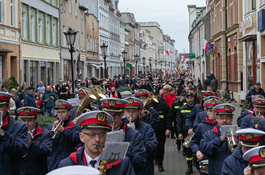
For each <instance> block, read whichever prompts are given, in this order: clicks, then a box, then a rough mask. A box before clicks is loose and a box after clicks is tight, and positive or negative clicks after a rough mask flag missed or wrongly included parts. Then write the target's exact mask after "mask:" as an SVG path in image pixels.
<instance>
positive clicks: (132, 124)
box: [127, 111, 149, 129]
mask: <svg viewBox="0 0 265 175" xmlns="http://www.w3.org/2000/svg"><path fill="white" fill-rule="evenodd" d="M148 112H149V111H148ZM127 126H128V127H131V128H133V129H135V125H134V123H133V122H132V117H130V120H129V123H128V124H127Z"/></svg>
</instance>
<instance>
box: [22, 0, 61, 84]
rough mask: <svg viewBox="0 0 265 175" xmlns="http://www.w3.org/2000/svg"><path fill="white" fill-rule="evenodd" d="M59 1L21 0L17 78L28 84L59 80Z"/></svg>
mask: <svg viewBox="0 0 265 175" xmlns="http://www.w3.org/2000/svg"><path fill="white" fill-rule="evenodd" d="M59 18H60V13H59V1H50V0H49V1H48V0H46V1H43V0H35V1H32V0H21V40H22V41H21V55H22V57H21V58H22V59H21V75H22V76H21V80H22V81H25V82H27V85H28V86H33V87H35V86H37V85H38V83H39V81H41V80H42V81H43V82H44V84H46V85H49V84H51V83H52V82H54V83H56V82H57V81H58V80H59V75H60V72H59V70H60V69H59V67H60V35H59V30H60V26H59V20H60V19H59Z"/></svg>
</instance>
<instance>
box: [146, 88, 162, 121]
mask: <svg viewBox="0 0 265 175" xmlns="http://www.w3.org/2000/svg"><path fill="white" fill-rule="evenodd" d="M152 101H155V102H156V103H159V101H158V99H157V98H156V97H155V95H154V94H153V93H151V92H149V91H148V97H147V99H146V100H145V101H144V108H145V109H144V112H146V113H147V114H149V116H150V119H152V114H151V112H150V111H148V110H147V109H146V107H147V106H148V105H149V104H150V103H151V102H152Z"/></svg>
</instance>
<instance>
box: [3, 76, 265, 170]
mask: <svg viewBox="0 0 265 175" xmlns="http://www.w3.org/2000/svg"><path fill="white" fill-rule="evenodd" d="M184 77H185V76H184V75H180V76H172V77H170V79H169V78H168V77H164V80H163V78H162V77H161V76H158V77H153V78H152V76H148V77H146V78H144V77H143V78H142V79H141V78H139V77H138V78H137V82H136V83H135V84H132V85H129V86H130V87H131V91H132V96H130V97H127V98H124V99H120V98H115V97H114V96H113V97H110V98H107V97H106V96H105V95H104V94H103V93H102V89H101V87H100V86H97V87H96V86H93V87H90V88H81V89H79V90H78V104H79V105H78V106H76V107H73V106H72V105H71V104H70V103H69V102H68V101H65V100H62V99H58V100H57V101H56V103H55V109H56V110H57V113H56V120H55V121H54V122H53V123H50V124H49V125H48V126H47V128H41V127H40V126H39V124H38V114H39V113H40V110H39V109H38V108H35V107H29V106H24V107H21V108H19V109H18V110H17V113H18V115H19V118H18V120H15V119H13V118H11V117H10V115H9V108H10V105H9V103H10V99H11V98H12V94H9V93H6V92H0V159H1V160H0V174H1V175H2V174H5V175H19V174H25V175H31V174H32V175H33V174H34V175H35V174H36V175H38V174H39V175H44V174H47V173H49V174H54V172H57V174H58V173H59V174H66V173H67V172H68V173H69V174H71V172H74V171H73V170H74V169H75V167H80V166H81V167H82V166H86V167H89V168H88V169H86V168H85V169H84V170H88V172H87V174H101V175H106V174H108V175H112V174H113V175H114V174H115V175H134V174H137V175H154V174H155V171H154V169H155V168H154V167H155V165H157V167H158V170H159V171H160V172H163V171H165V169H164V167H163V160H164V154H165V152H164V150H165V142H166V137H169V136H171V138H173V139H176V145H177V149H178V150H179V151H183V155H184V156H185V158H186V161H187V167H188V168H187V171H186V174H193V168H197V169H198V170H199V171H200V174H202V175H204V174H209V175H242V174H243V175H256V174H259V175H260V174H265V146H264V145H265V119H264V116H265V98H264V97H263V96H262V95H253V96H252V98H251V104H253V107H252V108H250V109H247V110H246V111H242V113H241V114H240V116H239V117H238V118H237V125H232V121H233V118H234V111H235V107H234V106H233V105H232V104H229V103H225V102H224V101H223V100H222V99H221V98H220V97H218V95H217V94H216V93H215V92H212V91H211V88H210V87H209V88H207V91H201V96H199V95H198V93H197V87H196V86H195V85H194V82H193V80H191V79H184ZM167 80H168V81H167ZM236 117H237V116H236ZM239 127H240V129H239ZM69 166H73V167H72V169H70V168H67V167H69ZM80 169H82V168H80ZM89 169H90V170H91V171H89ZM95 169H97V170H98V171H97V170H95ZM93 170H95V171H93ZM78 171H79V170H76V173H77V174H82V173H81V171H80V172H78Z"/></svg>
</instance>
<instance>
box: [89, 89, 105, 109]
mask: <svg viewBox="0 0 265 175" xmlns="http://www.w3.org/2000/svg"><path fill="white" fill-rule="evenodd" d="M91 90H92V93H93V95H94V96H95V97H96V99H93V100H92V101H91V102H90V105H92V104H93V103H95V102H97V101H98V100H99V99H101V98H106V96H105V95H104V94H103V93H102V92H101V90H99V89H98V88H97V87H96V86H95V85H91Z"/></svg>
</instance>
